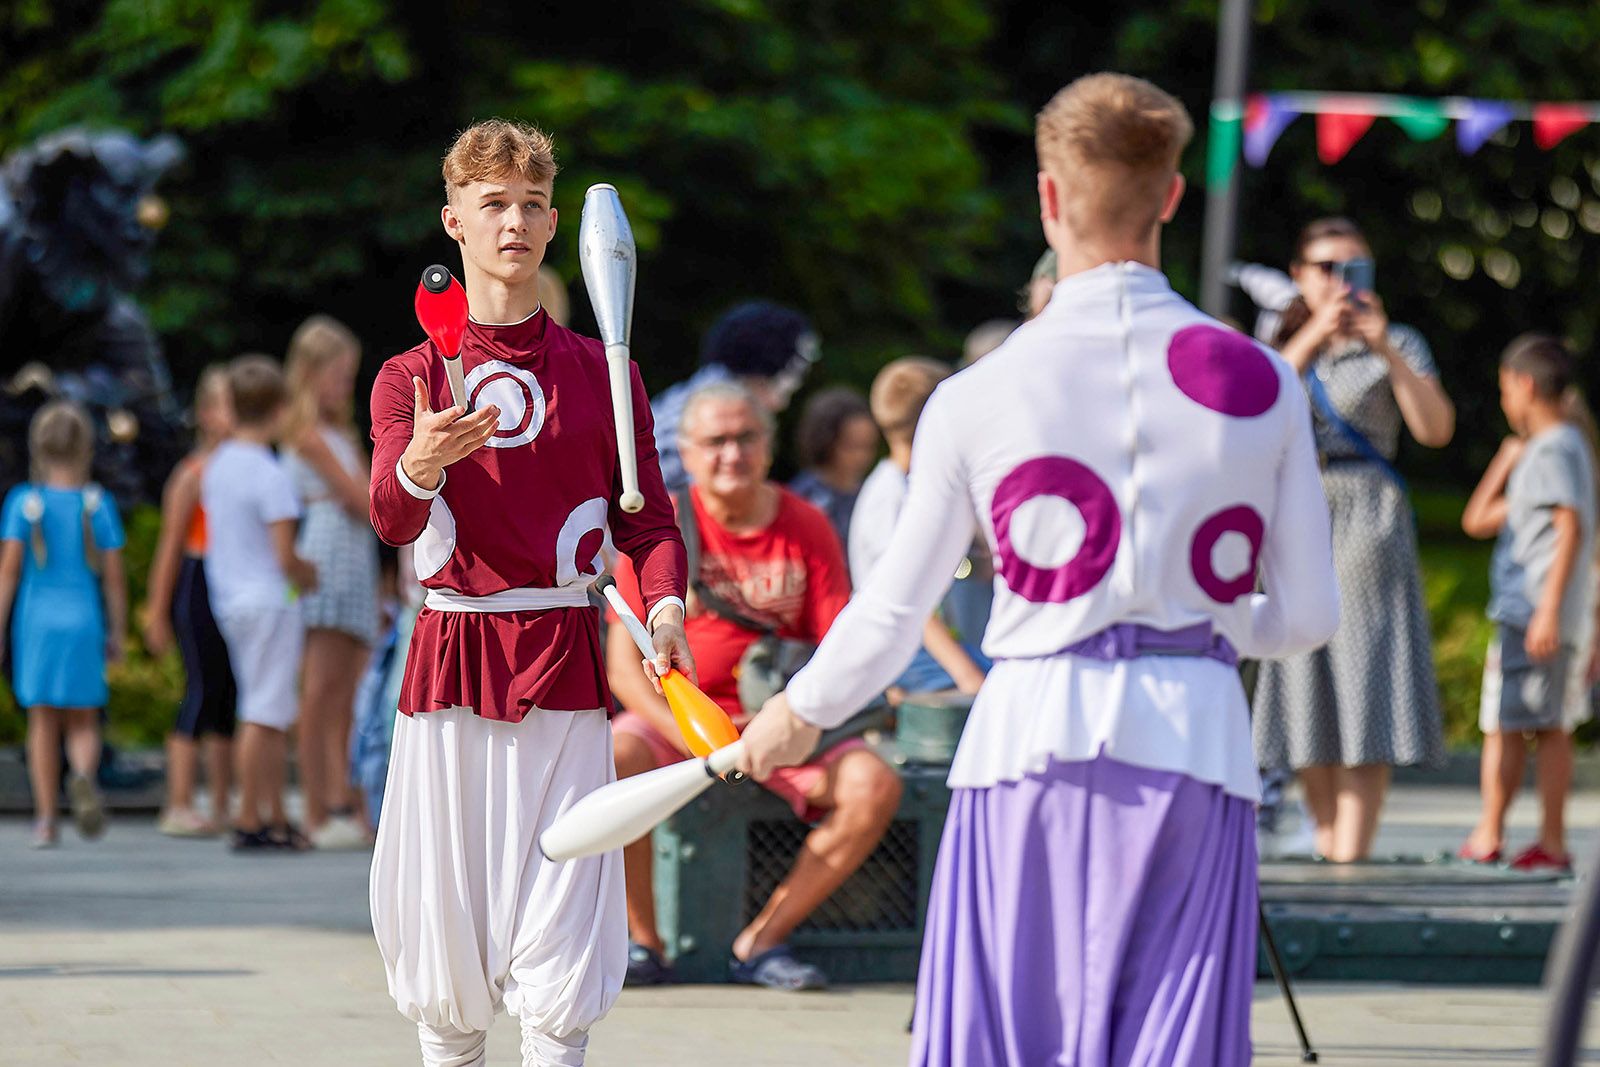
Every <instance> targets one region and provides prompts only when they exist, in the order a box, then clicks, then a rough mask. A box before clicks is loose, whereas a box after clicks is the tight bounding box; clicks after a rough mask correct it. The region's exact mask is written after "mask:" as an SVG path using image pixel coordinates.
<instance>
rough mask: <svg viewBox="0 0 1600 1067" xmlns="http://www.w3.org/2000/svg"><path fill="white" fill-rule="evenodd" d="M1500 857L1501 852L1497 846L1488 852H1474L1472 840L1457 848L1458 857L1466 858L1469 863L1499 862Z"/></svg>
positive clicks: (1460, 858) (1459, 858)
mask: <svg viewBox="0 0 1600 1067" xmlns="http://www.w3.org/2000/svg"><path fill="white" fill-rule="evenodd" d="M1500 857H1501V852H1500V850H1499V849H1497V848H1493V849H1490V850H1489V851H1488V852H1474V851H1473V849H1472V842H1471V841H1468V842H1466V843H1464V844H1463V845H1462V846H1461V847H1460V848H1458V849H1456V859H1458V860H1466V861H1467V862H1468V863H1483V864H1490V863H1499V862H1500Z"/></svg>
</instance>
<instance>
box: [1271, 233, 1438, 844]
mask: <svg viewBox="0 0 1600 1067" xmlns="http://www.w3.org/2000/svg"><path fill="white" fill-rule="evenodd" d="M1371 256H1372V252H1371V250H1370V248H1369V247H1368V245H1367V242H1366V238H1365V237H1363V236H1362V234H1361V231H1360V230H1359V229H1358V228H1357V227H1356V225H1355V224H1354V223H1352V222H1350V221H1349V220H1347V219H1322V220H1319V221H1317V222H1313V223H1312V224H1311V225H1309V226H1307V227H1306V228H1305V230H1304V231H1302V233H1301V235H1300V240H1299V242H1298V243H1297V244H1296V247H1295V255H1294V259H1293V262H1292V263H1291V266H1290V273H1291V274H1292V275H1293V276H1294V280H1295V284H1296V285H1297V286H1298V287H1299V289H1300V294H1301V295H1300V297H1299V298H1298V299H1297V300H1296V301H1295V303H1294V304H1292V305H1290V307H1289V308H1288V309H1287V310H1286V311H1285V312H1284V318H1283V324H1282V325H1281V326H1280V327H1279V331H1278V337H1277V343H1278V347H1279V349H1280V350H1281V351H1282V353H1283V357H1284V358H1285V359H1287V360H1288V361H1289V362H1290V363H1291V364H1293V365H1294V367H1295V368H1296V369H1297V370H1298V371H1300V373H1301V375H1302V376H1303V377H1304V378H1305V381H1306V384H1307V389H1308V391H1309V392H1310V393H1311V399H1312V405H1311V406H1312V412H1313V415H1314V416H1315V423H1316V437H1317V449H1318V451H1319V453H1320V454H1321V456H1322V460H1323V477H1322V483H1323V488H1324V490H1325V491H1326V492H1327V495H1328V506H1329V510H1330V512H1331V515H1332V519H1333V553H1334V563H1335V567H1336V569H1337V571H1338V575H1339V587H1340V597H1341V610H1342V615H1341V621H1340V624H1339V631H1338V633H1337V634H1335V635H1334V637H1333V640H1332V641H1330V642H1329V643H1328V645H1327V646H1326V647H1325V648H1322V649H1320V650H1318V651H1316V652H1312V653H1309V654H1306V655H1301V656H1297V657H1294V658H1292V659H1287V660H1282V661H1278V662H1267V663H1262V664H1261V671H1260V675H1259V679H1258V681H1257V684H1256V693H1255V737H1256V755H1257V758H1258V760H1259V762H1260V763H1261V765H1262V766H1263V767H1266V768H1282V767H1290V768H1293V769H1294V770H1295V771H1296V772H1297V773H1298V775H1299V778H1300V784H1301V788H1302V790H1303V791H1304V793H1305V800H1306V806H1307V808H1309V809H1310V812H1311V816H1312V819H1313V820H1314V822H1315V824H1316V847H1317V852H1318V853H1319V854H1321V855H1322V856H1325V857H1327V858H1328V859H1331V860H1335V861H1339V862H1349V861H1352V860H1358V859H1364V858H1366V857H1367V855H1368V854H1369V853H1370V852H1371V850H1372V840H1373V837H1374V836H1375V834H1376V832H1377V826H1378V815H1379V813H1380V812H1381V811H1382V809H1383V800H1384V794H1385V793H1386V792H1387V790H1388V787H1389V773H1390V768H1392V767H1395V766H1405V765H1411V764H1421V765H1435V764H1438V763H1440V762H1441V761H1442V760H1443V758H1444V737H1443V729H1442V725H1441V721H1440V713H1439V691H1438V686H1437V684H1436V682H1435V679H1434V671H1433V646H1432V640H1431V638H1430V635H1429V632H1428V617H1427V609H1426V606H1425V604H1424V602H1423V597H1422V581H1421V574H1420V571H1419V566H1418V561H1417V538H1416V526H1415V523H1414V520H1413V518H1412V509H1411V504H1410V500H1409V498H1408V496H1407V493H1406V487H1405V483H1404V482H1403V481H1402V480H1401V478H1400V475H1399V473H1398V472H1397V471H1396V470H1395V469H1394V466H1393V462H1394V458H1395V455H1396V453H1397V452H1398V450H1399V445H1400V428H1401V426H1402V425H1403V426H1404V427H1405V429H1406V431H1407V432H1408V433H1410V434H1411V436H1412V438H1413V439H1414V440H1416V441H1417V443H1419V444H1422V445H1426V446H1428V447H1430V448H1442V447H1444V446H1445V445H1446V444H1448V443H1449V442H1450V438H1451V436H1452V435H1453V434H1454V432H1455V408H1454V407H1453V406H1452V405H1451V403H1450V398H1449V397H1448V396H1446V395H1445V392H1444V389H1443V388H1441V386H1440V385H1439V378H1438V371H1437V370H1436V368H1435V366H1434V363H1433V356H1432V354H1431V353H1430V352H1429V350H1428V344H1427V342H1426V341H1424V340H1423V338H1422V335H1421V334H1420V333H1418V332H1417V331H1416V330H1414V329H1412V328H1411V327H1409V326H1401V325H1398V324H1393V323H1390V322H1389V320H1388V316H1387V315H1385V314H1384V310H1383V303H1382V301H1380V300H1379V299H1378V297H1377V294H1375V293H1371V292H1352V291H1351V288H1350V286H1349V285H1347V284H1346V282H1345V276H1346V275H1347V274H1349V273H1358V272H1359V267H1358V268H1356V270H1354V271H1352V270H1351V269H1350V268H1349V267H1348V266H1347V265H1348V264H1350V263H1351V261H1354V260H1367V261H1368V263H1369V264H1370V261H1371Z"/></svg>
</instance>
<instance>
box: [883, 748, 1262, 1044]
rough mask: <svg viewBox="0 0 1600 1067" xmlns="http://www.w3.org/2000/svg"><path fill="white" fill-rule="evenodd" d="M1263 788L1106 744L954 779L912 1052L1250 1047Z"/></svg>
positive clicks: (936, 873)
mask: <svg viewBox="0 0 1600 1067" xmlns="http://www.w3.org/2000/svg"><path fill="white" fill-rule="evenodd" d="M1256 922H1257V914H1256V840H1255V813H1254V805H1253V804H1251V803H1250V802H1249V801H1246V800H1242V799H1240V798H1239V797H1235V796H1230V795H1229V794H1227V793H1225V792H1223V790H1222V788H1221V787H1220V786H1215V785H1206V784H1203V783H1201V782H1197V781H1195V780H1194V779H1193V778H1189V777H1188V776H1186V775H1182V774H1177V773H1173V772H1170V771H1155V770H1147V769H1145V768H1142V767H1134V766H1132V765H1130V764H1126V763H1120V762H1118V761H1116V760H1113V759H1110V758H1108V757H1106V756H1101V757H1099V758H1097V759H1094V760H1090V761H1088V762H1075V763H1057V762H1052V763H1051V764H1050V767H1049V768H1048V769H1047V770H1046V771H1045V772H1044V773H1043V774H1038V775H1030V776H1029V777H1027V778H1025V779H1023V780H1022V781H1020V782H1008V783H1002V784H1000V785H995V786H991V787H989V788H987V789H957V790H955V792H954V796H953V797H952V799H951V803H950V814H949V817H948V819H947V820H946V822H945V828H944V838H943V840H942V842H941V843H940V846H939V859H938V866H937V869H936V870H935V871H934V876H933V892H932V897H931V899H930V901H929V904H928V925H927V931H926V934H925V937H924V940H923V946H922V965H921V969H920V971H919V973H918V977H917V1008H916V1020H915V1032H914V1036H913V1038H912V1043H911V1063H912V1064H913V1067H1054V1065H1060V1067H1124V1065H1129V1067H1133V1065H1137V1067H1168V1065H1173V1067H1176V1065H1196V1067H1199V1065H1205V1067H1236V1065H1243V1064H1248V1063H1249V1062H1250V1051H1251V1049H1250V998H1251V991H1252V989H1253V987H1254V984H1255V969H1256Z"/></svg>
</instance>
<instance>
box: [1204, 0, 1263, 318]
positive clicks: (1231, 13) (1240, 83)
mask: <svg viewBox="0 0 1600 1067" xmlns="http://www.w3.org/2000/svg"><path fill="white" fill-rule="evenodd" d="M1254 6H1255V5H1254V4H1253V3H1252V0H1222V12H1221V16H1220V17H1219V18H1218V20H1217V80H1216V84H1215V86H1214V87H1213V89H1212V94H1211V95H1212V100H1211V132H1210V136H1212V137H1215V136H1217V128H1216V127H1217V120H1218V119H1219V118H1224V119H1226V118H1235V119H1237V118H1240V117H1242V116H1243V114H1244V92H1245V83H1246V81H1247V79H1248V77H1249V72H1250V18H1251V15H1252V10H1253V8H1254ZM1238 219H1239V168H1238V166H1237V165H1235V166H1233V167H1230V168H1229V170H1228V177H1227V180H1226V181H1222V182H1215V183H1212V182H1207V184H1206V230H1205V243H1204V244H1203V245H1202V246H1201V252H1200V306H1201V307H1202V308H1203V309H1204V310H1205V312H1206V313H1207V314H1208V315H1222V314H1224V313H1225V312H1226V311H1227V308H1228V264H1230V263H1231V262H1233V246H1234V236H1235V234H1236V233H1237V231H1238Z"/></svg>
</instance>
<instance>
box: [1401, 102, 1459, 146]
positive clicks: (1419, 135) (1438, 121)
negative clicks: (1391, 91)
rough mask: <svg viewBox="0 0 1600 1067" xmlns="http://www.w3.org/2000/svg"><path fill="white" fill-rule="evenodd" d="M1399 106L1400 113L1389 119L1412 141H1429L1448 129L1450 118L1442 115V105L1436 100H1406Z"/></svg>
mask: <svg viewBox="0 0 1600 1067" xmlns="http://www.w3.org/2000/svg"><path fill="white" fill-rule="evenodd" d="M1400 106H1401V111H1400V113H1399V114H1396V115H1390V116H1389V117H1390V118H1391V119H1393V120H1394V124H1395V125H1396V126H1398V127H1400V128H1401V129H1402V130H1404V131H1406V133H1407V134H1408V135H1410V137H1411V139H1412V140H1413V141H1431V140H1433V139H1434V138H1435V137H1437V136H1439V135H1440V134H1441V133H1443V132H1444V131H1445V130H1448V129H1449V128H1450V116H1448V115H1446V114H1445V113H1444V105H1443V104H1441V103H1439V102H1438V101H1437V100H1417V99H1414V98H1407V99H1405V100H1402V101H1401V102H1400Z"/></svg>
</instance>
